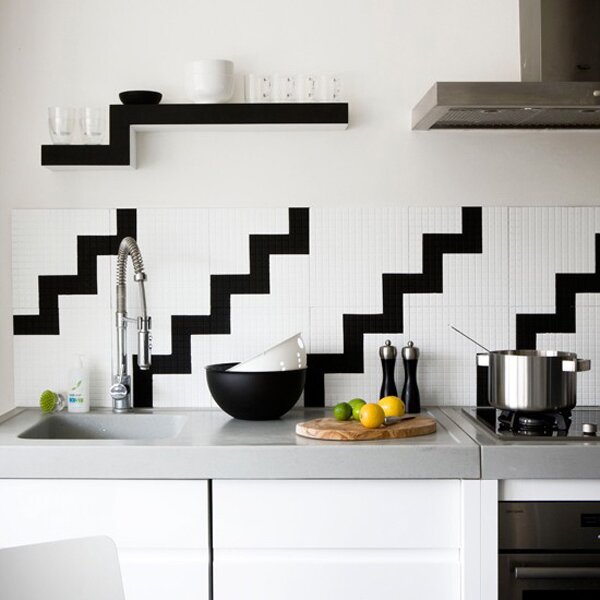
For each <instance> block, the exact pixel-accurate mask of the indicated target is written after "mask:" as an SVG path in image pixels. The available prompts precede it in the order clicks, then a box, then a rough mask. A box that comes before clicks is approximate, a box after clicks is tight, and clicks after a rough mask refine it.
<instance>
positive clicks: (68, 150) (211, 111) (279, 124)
mask: <svg viewBox="0 0 600 600" xmlns="http://www.w3.org/2000/svg"><path fill="white" fill-rule="evenodd" d="M347 127H348V104H347V103H341V102H311V103H300V102H294V103H291V102H290V103H273V102H271V103H268V104H151V105H150V104H136V105H133V104H130V105H121V104H113V105H111V106H110V125H109V132H110V144H108V145H98V146H91V145H65V146H62V145H48V146H42V166H44V167H48V168H50V169H66V168H69V167H71V168H77V167H80V168H81V167H135V132H136V131H162V130H165V129H166V130H168V129H175V130H190V131H193V130H194V129H209V130H219V129H223V130H225V129H230V128H232V129H239V130H244V129H249V130H253V131H256V130H284V129H326V130H335V129H346V128H347Z"/></svg>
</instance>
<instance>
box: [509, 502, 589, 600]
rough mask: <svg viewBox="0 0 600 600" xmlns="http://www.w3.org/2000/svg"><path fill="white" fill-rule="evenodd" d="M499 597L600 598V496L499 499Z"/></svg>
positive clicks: (530, 599) (536, 599) (540, 599)
mask: <svg viewBox="0 0 600 600" xmlns="http://www.w3.org/2000/svg"><path fill="white" fill-rule="evenodd" d="M498 542H499V544H498V545H499V551H500V553H499V558H498V580H499V600H558V599H559V598H560V600H592V599H594V600H598V599H600V502H500V503H499V514H498Z"/></svg>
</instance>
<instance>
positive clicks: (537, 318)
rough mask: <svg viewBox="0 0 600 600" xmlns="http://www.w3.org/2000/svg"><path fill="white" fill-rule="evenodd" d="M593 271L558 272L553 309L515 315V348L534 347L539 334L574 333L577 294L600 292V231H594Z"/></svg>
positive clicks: (528, 348) (525, 348)
mask: <svg viewBox="0 0 600 600" xmlns="http://www.w3.org/2000/svg"><path fill="white" fill-rule="evenodd" d="M594 240H595V258H596V269H595V271H594V273H557V274H556V276H555V286H556V296H555V298H556V311H555V312H554V313H553V314H552V313H521V314H518V315H517V348H518V349H519V350H535V348H536V344H537V339H536V336H537V334H538V333H575V325H576V295H577V294H584V293H588V294H589V293H595V294H597V293H599V292H600V234H599V233H597V234H595V237H594Z"/></svg>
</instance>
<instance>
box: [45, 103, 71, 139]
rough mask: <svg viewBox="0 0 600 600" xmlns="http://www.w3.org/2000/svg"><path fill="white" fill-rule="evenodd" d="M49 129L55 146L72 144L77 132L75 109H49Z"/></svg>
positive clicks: (59, 107) (58, 107)
mask: <svg viewBox="0 0 600 600" xmlns="http://www.w3.org/2000/svg"><path fill="white" fill-rule="evenodd" d="M48 127H49V129H50V138H51V139H52V143H53V144H60V145H65V144H70V143H71V140H72V139H73V132H74V131H75V109H74V108H66V107H64V106H51V107H50V108H48Z"/></svg>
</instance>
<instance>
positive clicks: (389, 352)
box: [379, 340, 398, 398]
mask: <svg viewBox="0 0 600 600" xmlns="http://www.w3.org/2000/svg"><path fill="white" fill-rule="evenodd" d="M397 354H398V352H397V350H396V346H392V342H390V340H385V345H383V346H381V348H379V358H381V368H382V369H383V380H382V382H381V391H380V392H379V398H385V397H386V396H397V395H398V390H397V389H396V382H395V380H394V369H395V367H396V355H397Z"/></svg>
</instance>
